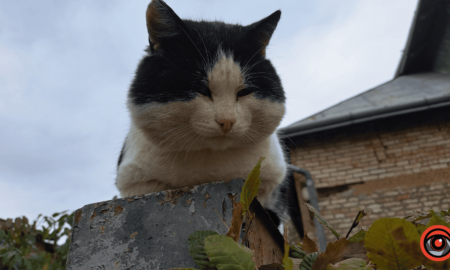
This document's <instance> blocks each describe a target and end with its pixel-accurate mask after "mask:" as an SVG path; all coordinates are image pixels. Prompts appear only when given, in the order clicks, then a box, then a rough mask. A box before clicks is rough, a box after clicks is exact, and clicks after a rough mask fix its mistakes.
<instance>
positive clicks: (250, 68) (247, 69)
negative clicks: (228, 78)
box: [243, 59, 266, 73]
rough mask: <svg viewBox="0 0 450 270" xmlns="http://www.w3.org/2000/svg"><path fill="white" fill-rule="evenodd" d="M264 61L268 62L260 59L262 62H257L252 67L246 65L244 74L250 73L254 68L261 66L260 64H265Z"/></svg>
mask: <svg viewBox="0 0 450 270" xmlns="http://www.w3.org/2000/svg"><path fill="white" fill-rule="evenodd" d="M264 60H266V59H260V60H258V61H256V62H255V63H253V65H251V66H248V65H247V64H246V65H245V66H244V68H243V72H244V73H247V72H249V71H250V70H252V69H253V68H254V67H256V66H257V65H259V64H260V63H262V62H264Z"/></svg>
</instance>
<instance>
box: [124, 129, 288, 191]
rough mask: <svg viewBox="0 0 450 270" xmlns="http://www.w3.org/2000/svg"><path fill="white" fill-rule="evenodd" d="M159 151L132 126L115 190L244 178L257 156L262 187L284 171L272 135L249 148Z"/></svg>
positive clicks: (269, 187)
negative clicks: (156, 184) (134, 186)
mask: <svg viewBox="0 0 450 270" xmlns="http://www.w3.org/2000/svg"><path fill="white" fill-rule="evenodd" d="M163 150H164V149H158V148H157V147H155V145H152V143H151V142H149V141H148V140H147V139H145V137H144V136H143V135H142V133H140V132H137V131H136V129H133V128H132V129H131V130H130V133H129V134H128V137H127V141H126V151H125V156H124V159H123V161H122V163H121V165H120V166H119V168H118V174H117V178H116V184H117V185H118V187H119V189H120V187H124V186H127V185H136V186H137V187H139V186H142V185H145V183H147V182H150V183H153V182H152V181H158V182H161V183H163V185H166V186H170V188H180V187H184V186H191V185H198V184H203V183H208V182H218V181H229V180H231V179H234V178H237V177H239V178H244V179H245V178H246V176H247V175H248V174H249V173H250V172H251V170H252V168H253V167H254V166H255V165H256V162H257V161H258V159H259V157H261V156H263V157H265V158H266V159H265V160H264V161H263V163H262V167H261V179H262V184H261V187H262V188H263V189H267V190H272V189H273V188H274V187H275V186H277V185H278V184H279V183H281V181H282V180H283V178H284V175H285V172H286V165H285V160H284V156H283V152H282V149H281V147H280V145H279V143H278V139H277V138H276V135H272V136H270V137H269V138H267V140H266V141H265V142H263V143H261V144H259V145H254V146H253V147H245V148H235V149H228V150H210V149H209V150H199V151H178V152H177V151H163ZM140 183H142V185H140ZM161 187H162V186H161V185H160V186H159V187H158V188H157V189H161ZM154 191H159V190H154ZM147 192H148V190H145V192H142V193H147ZM134 193H136V191H134ZM122 195H125V196H126V195H127V194H122Z"/></svg>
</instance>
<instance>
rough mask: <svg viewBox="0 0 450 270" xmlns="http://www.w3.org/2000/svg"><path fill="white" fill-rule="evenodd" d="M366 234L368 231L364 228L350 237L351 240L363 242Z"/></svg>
mask: <svg viewBox="0 0 450 270" xmlns="http://www.w3.org/2000/svg"><path fill="white" fill-rule="evenodd" d="M365 235H366V231H364V230H363V229H361V230H359V232H357V233H356V234H354V235H353V236H352V237H350V238H349V239H348V241H350V242H361V241H363V240H364V236H365Z"/></svg>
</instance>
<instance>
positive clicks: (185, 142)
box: [170, 130, 196, 173]
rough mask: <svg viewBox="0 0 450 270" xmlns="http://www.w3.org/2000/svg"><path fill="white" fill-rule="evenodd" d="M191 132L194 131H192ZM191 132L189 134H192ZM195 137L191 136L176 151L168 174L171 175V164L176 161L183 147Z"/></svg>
mask: <svg viewBox="0 0 450 270" xmlns="http://www.w3.org/2000/svg"><path fill="white" fill-rule="evenodd" d="M192 131H194V130H192ZM192 131H191V132H192ZM194 133H195V132H194ZM195 135H196V134H194V135H192V136H191V137H190V138H189V140H187V141H186V142H185V143H184V144H183V145H182V146H181V147H180V149H178V152H177V154H176V155H175V157H174V158H173V161H172V166H171V167H170V173H172V170H173V164H174V163H175V160H176V159H177V156H178V154H179V153H180V151H181V150H183V147H184V146H185V145H186V144H187V143H188V142H189V141H190V140H192V138H194V137H195Z"/></svg>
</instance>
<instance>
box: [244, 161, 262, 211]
mask: <svg viewBox="0 0 450 270" xmlns="http://www.w3.org/2000/svg"><path fill="white" fill-rule="evenodd" d="M264 159H265V158H264V157H260V158H259V160H258V163H256V166H255V167H254V168H253V170H252V171H251V172H250V174H249V175H248V176H247V180H246V181H245V184H244V186H243V187H242V192H241V203H242V206H243V207H244V209H243V211H242V215H243V216H244V215H245V214H246V213H247V212H248V211H249V208H250V204H251V203H252V201H253V199H254V198H255V197H256V195H257V194H258V190H259V185H260V184H261V178H259V174H260V172H261V162H262V161H263V160H264Z"/></svg>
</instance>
